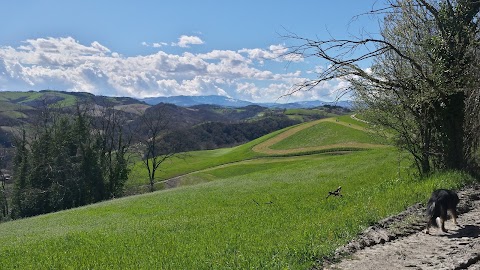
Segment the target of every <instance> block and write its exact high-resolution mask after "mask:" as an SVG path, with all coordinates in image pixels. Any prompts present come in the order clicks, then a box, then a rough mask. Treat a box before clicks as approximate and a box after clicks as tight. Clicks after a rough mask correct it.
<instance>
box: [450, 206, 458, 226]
mask: <svg viewBox="0 0 480 270" xmlns="http://www.w3.org/2000/svg"><path fill="white" fill-rule="evenodd" d="M450 212H451V213H452V218H453V223H454V224H455V225H457V226H458V222H457V218H458V215H457V210H456V209H452V210H450Z"/></svg>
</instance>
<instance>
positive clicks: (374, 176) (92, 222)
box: [0, 149, 463, 269]
mask: <svg viewBox="0 0 480 270" xmlns="http://www.w3.org/2000/svg"><path fill="white" fill-rule="evenodd" d="M397 159H398V157H397V155H396V154H394V153H392V152H391V151H390V150H388V149H377V150H371V151H364V152H355V153H352V154H349V155H342V156H326V155H315V156H312V157H309V158H307V157H297V158H279V159H276V160H275V161H274V162H273V161H272V162H271V163H269V164H268V165H269V166H266V165H265V162H264V161H262V160H253V161H250V162H249V163H246V164H242V166H237V165H231V166H229V167H228V169H213V170H211V171H209V172H207V171H204V172H200V173H198V175H197V176H196V177H206V176H207V174H208V177H211V178H213V179H214V181H211V182H209V183H206V184H202V185H196V186H189V187H183V188H178V189H173V190H166V191H160V192H156V193H151V194H145V195H141V196H134V197H128V198H123V199H118V200H113V201H108V202H105V203H101V204H96V205H91V206H87V207H83V208H79V209H74V210H70V211H64V212H60V213H54V214H49V215H44V216H39V217H35V218H30V219H25V220H19V221H13V222H9V223H5V224H1V225H0V241H1V242H2V246H1V247H0V263H1V264H2V267H4V268H5V269H11V268H15V267H21V268H22V269H38V268H42V269H45V268H61V269H63V268H67V269H91V268H95V269H132V268H135V269H228V268H232V269H258V268H260V269H305V268H308V267H310V266H312V264H313V263H314V261H315V260H316V259H317V258H321V257H323V256H325V255H328V254H330V253H331V252H333V251H334V249H335V248H336V247H338V246H339V245H342V244H344V243H345V242H346V241H348V239H350V238H352V237H353V236H354V235H356V234H357V233H358V232H359V231H360V230H362V229H363V228H365V227H366V226H368V225H369V224H371V223H373V222H375V221H376V220H378V219H381V218H383V217H386V216H388V215H390V214H393V213H396V212H399V211H401V210H403V209H405V208H406V207H407V206H409V205H411V204H412V203H415V202H418V201H425V200H426V199H427V196H428V195H429V193H430V192H431V190H432V189H433V188H435V187H437V186H442V187H457V186H458V185H459V184H460V182H461V179H463V176H462V175H459V174H451V175H448V176H447V177H443V178H439V177H436V178H435V177H434V178H431V179H426V180H423V181H415V180H412V179H410V178H408V177H407V178H398V167H396V166H395V164H397V165H398V163H397ZM401 175H407V174H406V173H405V172H402V174H401ZM191 177H195V174H194V175H192V176H191ZM339 185H342V187H343V189H342V192H344V193H343V194H344V197H342V198H337V197H332V198H329V199H328V200H327V199H325V195H326V194H327V192H328V191H329V190H333V189H335V188H336V187H337V186H339Z"/></svg>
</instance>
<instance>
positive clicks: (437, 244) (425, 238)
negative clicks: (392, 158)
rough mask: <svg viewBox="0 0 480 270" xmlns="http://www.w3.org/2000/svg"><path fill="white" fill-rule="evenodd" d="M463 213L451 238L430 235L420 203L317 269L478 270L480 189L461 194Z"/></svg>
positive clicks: (451, 229) (449, 223) (369, 231)
mask: <svg viewBox="0 0 480 270" xmlns="http://www.w3.org/2000/svg"><path fill="white" fill-rule="evenodd" d="M458 195H459V197H460V203H459V205H458V211H459V213H460V215H459V218H458V223H459V225H460V226H455V225H454V224H453V222H452V221H451V220H448V221H447V222H446V228H447V230H448V232H447V233H443V232H441V231H440V230H437V229H436V228H432V229H431V230H430V234H426V233H425V232H424V231H425V226H426V221H425V217H424V215H423V212H424V209H425V208H424V206H422V205H420V204H418V205H414V206H412V207H410V208H409V209H407V210H406V211H404V212H402V213H401V214H399V215H397V216H393V217H390V218H387V219H385V220H382V221H381V222H379V223H378V224H376V225H374V226H372V227H370V228H368V229H367V230H366V231H365V232H363V233H362V234H361V235H359V236H358V237H357V238H356V239H355V240H353V241H352V242H350V243H349V244H348V245H346V246H344V247H342V248H340V249H338V250H337V251H336V253H335V256H333V257H331V258H328V259H326V260H324V261H323V263H320V262H319V264H318V265H317V267H315V268H314V269H355V270H366V269H377V270H380V269H436V270H439V269H469V270H472V269H477V270H480V185H477V186H472V187H468V188H465V189H464V190H462V191H459V192H458Z"/></svg>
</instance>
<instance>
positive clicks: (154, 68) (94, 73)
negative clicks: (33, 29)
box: [0, 36, 344, 101]
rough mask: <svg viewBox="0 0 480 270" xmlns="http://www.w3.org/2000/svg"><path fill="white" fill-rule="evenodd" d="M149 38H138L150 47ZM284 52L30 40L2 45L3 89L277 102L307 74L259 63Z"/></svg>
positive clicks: (324, 90) (327, 91)
mask: <svg viewBox="0 0 480 270" xmlns="http://www.w3.org/2000/svg"><path fill="white" fill-rule="evenodd" d="M185 37H186V36H185ZM182 40H183V41H182ZM187 40H190V41H187ZM194 40H195V39H191V38H190V37H188V38H185V39H182V38H180V39H179V43H180V42H182V43H181V44H183V45H184V46H187V45H188V44H201V43H203V41H201V40H200V39H199V40H200V41H194ZM195 42H197V43H195ZM200 42H201V43H200ZM153 44H155V43H152V44H148V43H146V42H143V43H142V45H144V46H152V47H153V46H154V45H153ZM159 44H160V45H161V46H164V45H165V44H164V43H159ZM179 46H180V45H179ZM282 53H285V47H284V46H283V45H272V46H270V47H269V48H268V49H256V48H254V49H242V50H238V51H232V50H212V51H209V52H206V53H198V54H194V53H190V52H185V53H183V54H171V53H167V52H164V51H158V52H156V53H153V54H148V55H138V56H124V55H122V54H119V53H118V52H112V51H111V49H109V48H107V47H105V46H104V45H102V44H101V43H99V42H97V41H94V42H92V43H91V44H90V45H83V44H81V43H80V42H79V41H77V40H75V39H74V38H72V37H65V38H38V39H29V40H26V41H24V42H23V43H22V45H21V46H19V47H16V48H14V47H10V46H4V47H0V89H8V90H30V89H32V90H42V89H47V88H48V89H58V90H67V91H86V92H91V93H95V94H107V95H117V96H132V97H136V98H142V97H146V96H168V95H210V94H215V95H225V96H230V97H233V98H242V99H247V100H251V101H276V100H277V99H278V97H280V96H282V95H284V94H287V93H288V91H290V90H291V88H292V85H294V84H296V83H299V82H301V81H303V80H305V79H306V78H304V77H303V76H302V72H301V71H300V70H294V71H291V72H281V71H280V72H279V71H274V70H283V69H282V68H279V69H266V68H265V67H264V66H263V61H266V60H274V61H271V62H272V64H277V65H283V64H282V63H281V61H284V60H282V59H278V58H275V57H278V56H279V55H281V54H282ZM260 59H263V60H260ZM279 62H280V63H279ZM343 86H344V82H343V81H333V82H331V83H329V84H324V85H322V86H321V87H318V88H316V89H313V90H312V91H308V93H301V94H295V95H293V96H291V100H294V99H295V100H296V99H307V98H315V97H323V98H322V99H328V98H325V96H327V97H328V96H329V95H333V94H334V91H336V89H338V88H339V87H343ZM291 100H290V101H291Z"/></svg>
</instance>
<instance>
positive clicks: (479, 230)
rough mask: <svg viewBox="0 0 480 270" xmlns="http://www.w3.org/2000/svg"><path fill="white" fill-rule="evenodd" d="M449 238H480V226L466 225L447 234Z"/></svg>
mask: <svg viewBox="0 0 480 270" xmlns="http://www.w3.org/2000/svg"><path fill="white" fill-rule="evenodd" d="M445 236H447V237H448V238H462V237H469V238H478V237H479V236H480V227H479V226H476V225H465V226H463V227H462V228H460V229H459V230H458V231H456V232H455V233H453V234H448V235H445Z"/></svg>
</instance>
